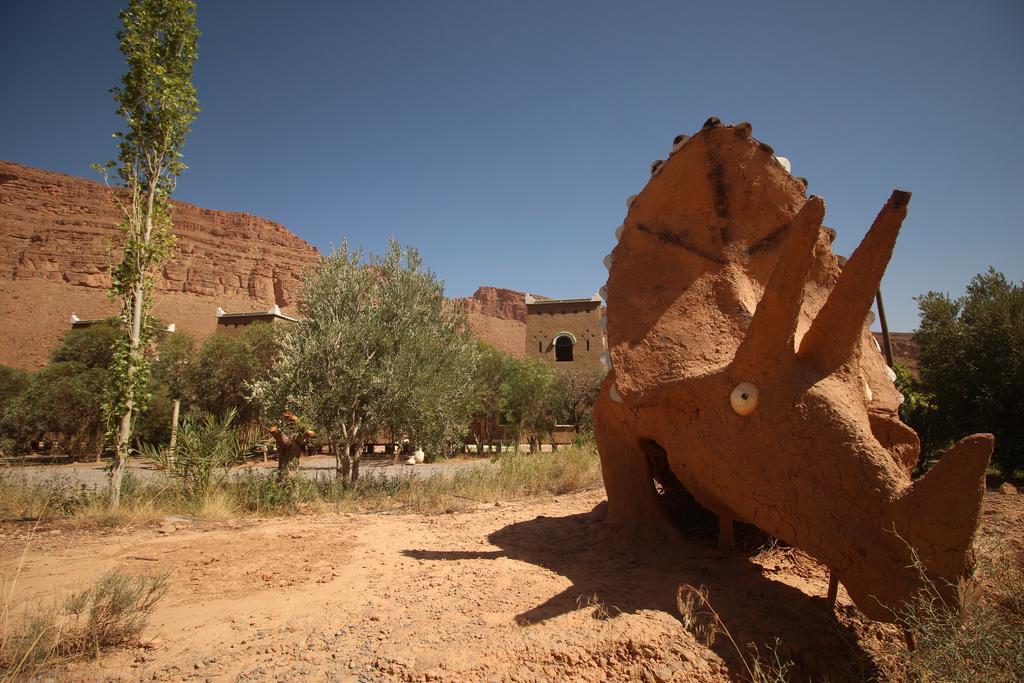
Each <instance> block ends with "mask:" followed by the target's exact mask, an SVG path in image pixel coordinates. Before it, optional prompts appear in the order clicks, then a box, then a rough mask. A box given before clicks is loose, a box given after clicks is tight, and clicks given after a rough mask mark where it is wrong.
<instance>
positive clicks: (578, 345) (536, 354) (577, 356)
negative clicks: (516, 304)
mask: <svg viewBox="0 0 1024 683" xmlns="http://www.w3.org/2000/svg"><path fill="white" fill-rule="evenodd" d="M600 319H601V300H600V299H553V300H549V301H527V303H526V357H527V358H540V359H542V360H545V361H547V362H549V363H551V364H552V365H554V366H555V368H556V369H558V370H569V369H574V370H575V369H578V370H597V369H603V368H604V365H602V363H601V354H602V353H604V351H605V340H604V334H603V333H602V331H601V327H600V324H599V322H600ZM560 337H561V338H562V339H561V340H559V338H560ZM570 345H571V346H570ZM556 346H561V347H562V352H561V353H558V352H556ZM569 348H571V357H572V360H564V358H565V356H566V355H567V353H566V352H567V351H568V349H569ZM560 357H561V358H563V360H559V358H560Z"/></svg>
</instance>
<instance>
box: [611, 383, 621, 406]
mask: <svg viewBox="0 0 1024 683" xmlns="http://www.w3.org/2000/svg"><path fill="white" fill-rule="evenodd" d="M608 398H610V399H611V400H613V401H615V402H616V403H622V397H621V396H619V392H618V391H616V389H615V385H614V384H613V385H612V388H611V389H609V390H608Z"/></svg>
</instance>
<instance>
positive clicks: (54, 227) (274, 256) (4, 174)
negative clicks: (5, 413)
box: [0, 161, 318, 367]
mask: <svg viewBox="0 0 1024 683" xmlns="http://www.w3.org/2000/svg"><path fill="white" fill-rule="evenodd" d="M119 220H120V215H119V213H118V210H117V208H116V206H115V205H114V203H113V201H112V200H111V197H110V193H109V191H108V190H107V188H106V187H104V186H103V185H102V184H101V183H98V182H94V181H90V180H85V179H82V178H75V177H73V176H68V175H64V174H61V173H53V172H50V171H43V170H39V169H35V168H30V167H28V166H22V165H20V164H16V163H12V162H8V161H0V329H2V330H3V333H2V335H0V364H5V365H15V366H20V367H38V366H39V365H42V364H43V363H44V362H45V361H46V358H47V357H48V355H49V351H50V349H52V348H53V346H54V345H55V344H56V342H57V339H58V338H59V337H60V335H61V334H63V333H64V331H65V330H67V328H68V317H69V316H70V315H71V313H73V312H74V313H77V314H78V315H79V316H81V317H83V318H90V317H103V316H107V315H111V314H113V313H114V312H115V311H116V306H115V305H114V304H113V303H112V302H110V301H109V299H108V298H107V296H106V290H107V288H108V287H109V285H110V269H111V267H112V266H113V265H115V264H116V263H117V261H118V260H119V248H118V244H119V242H118V241H117V237H118V234H117V230H116V228H115V226H116V225H117V223H118V221H119ZM173 221H174V227H175V233H176V234H177V235H178V244H177V251H176V254H175V256H174V258H173V259H172V260H171V261H170V262H169V263H168V264H167V265H166V266H165V267H164V269H163V272H162V274H161V278H160V280H159V282H158V284H157V297H156V298H157V301H156V306H155V309H154V312H155V314H156V315H158V316H160V317H161V318H162V319H164V320H166V321H167V322H174V323H176V324H177V326H178V328H179V329H181V330H183V331H186V332H189V333H192V334H195V335H198V336H204V335H205V334H208V333H209V332H212V331H213V329H214V327H215V325H216V318H215V316H214V311H215V310H216V308H217V307H218V306H221V307H223V308H224V309H226V310H228V311H241V310H263V309H265V308H268V307H269V306H272V305H273V304H275V303H276V304H278V305H280V306H282V307H287V306H289V305H290V304H292V303H294V301H295V296H296V294H297V292H298V288H299V286H300V274H301V271H302V270H303V268H304V267H306V266H308V265H309V264H310V263H312V262H313V261H314V260H315V259H316V258H317V257H318V252H317V250H316V249H315V248H314V247H313V246H311V245H310V244H308V243H307V242H305V241H303V240H302V239H300V238H298V237H297V236H295V235H294V234H292V233H291V232H289V231H288V230H287V229H286V228H285V227H284V226H282V225H280V224H279V223H275V222H273V221H269V220H267V219H265V218H260V217H258V216H252V215H249V214H245V213H235V212H228V211H213V210H210V209H203V208H200V207H198V206H193V205H192V204H186V203H184V202H174V211H173Z"/></svg>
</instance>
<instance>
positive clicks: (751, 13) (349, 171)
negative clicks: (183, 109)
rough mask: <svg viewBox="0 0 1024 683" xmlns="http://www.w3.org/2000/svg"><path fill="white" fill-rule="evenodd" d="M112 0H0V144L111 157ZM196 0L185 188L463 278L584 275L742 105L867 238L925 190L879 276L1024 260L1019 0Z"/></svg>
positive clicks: (60, 158)
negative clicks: (638, 206)
mask: <svg viewBox="0 0 1024 683" xmlns="http://www.w3.org/2000/svg"><path fill="white" fill-rule="evenodd" d="M121 4H122V3H121V2H116V1H112V0H89V1H88V2H83V1H81V0H74V1H70V0H66V1H62V2H46V1H45V0H39V1H37V2H7V3H3V6H2V8H0V93H2V101H3V105H2V106H0V158H4V159H9V160H13V161H17V162H20V163H24V164H29V165H32V166H39V167H42V168H47V169H52V170H56V171H62V172H65V173H71V174H75V175H81V176H87V177H89V176H92V175H93V174H92V172H91V171H90V170H89V164H90V163H91V162H94V161H102V160H105V159H108V158H111V157H112V156H114V155H115V148H114V141H113V140H112V139H111V137H110V134H111V132H113V131H114V130H117V129H119V128H120V127H121V124H120V121H119V120H118V119H117V118H116V117H115V115H114V104H113V101H112V100H111V98H110V95H109V93H108V89H109V88H110V87H112V86H113V85H115V84H116V83H117V82H118V79H119V78H120V75H121V73H122V72H123V71H124V65H123V61H122V59H121V56H120V53H119V52H118V47H117V42H116V40H115V36H114V34H115V32H116V31H117V29H118V21H117V16H116V15H117V10H118V8H119V6H120V5H121ZM823 4H825V3H820V2H806V3H793V2H791V3H785V2H778V3H769V2H752V3H745V2H728V3H715V2H690V3H687V2H680V1H675V2H619V3H607V2H590V1H587V2H568V1H561V0H560V1H558V2H551V1H550V0H546V1H538V2H525V1H520V2H469V1H467V2H399V1H392V2H387V3H380V2H306V3H303V2H259V1H255V0H249V1H246V2H241V1H237V2H228V1H226V0H217V1H216V2H214V1H209V0H207V1H203V0H200V2H199V26H200V30H201V31H202V36H201V38H200V45H199V50H200V58H199V61H198V63H197V65H196V71H195V83H196V86H197V88H198V93H199V100H200V105H201V107H202V113H201V114H200V116H199V118H198V120H197V121H196V123H195V126H194V128H193V132H192V134H191V135H190V136H189V139H188V143H187V146H186V157H187V158H186V161H187V163H188V164H189V166H190V169H189V170H188V171H187V172H186V174H185V175H184V176H183V177H182V179H181V181H180V183H179V186H178V191H177V193H176V198H178V199H182V200H185V201H189V202H193V203H195V204H199V205H201V206H204V207H209V208H215V209H225V210H237V211H247V212H250V213H254V214H258V215H261V216H266V217H268V218H271V219H274V220H277V221H280V222H281V223H283V224H285V225H286V226H287V227H288V228H290V229H291V230H292V231H294V232H295V233H297V234H298V235H300V236H301V237H303V238H305V239H306V240H308V241H309V242H312V243H313V244H315V245H316V246H317V247H319V248H320V249H321V250H327V249H329V247H330V245H332V244H338V243H340V242H341V240H343V239H346V238H347V239H348V240H349V241H350V242H351V243H353V244H355V245H360V246H363V247H365V248H367V249H369V250H372V251H380V250H382V249H383V248H384V247H385V246H386V244H387V240H388V238H389V237H390V236H395V237H397V238H398V239H399V240H401V241H402V242H403V243H407V244H411V245H414V246H417V247H419V248H420V250H421V251H422V252H423V254H424V256H425V259H426V262H427V264H428V265H429V266H430V267H431V268H432V269H433V270H434V271H435V272H437V273H438V275H439V276H440V277H441V278H442V279H444V280H445V281H446V283H447V290H448V293H449V295H451V296H461V295H467V294H469V293H471V292H472V291H473V290H474V289H475V288H476V287H477V286H478V285H481V284H492V285H497V286H503V287H511V288H514V289H520V290H528V291H533V292H537V293H541V294H545V295H548V296H556V297H569V296H589V295H590V294H591V293H593V292H594V291H595V290H596V289H597V288H598V287H599V286H600V285H601V284H602V282H603V280H604V277H605V272H604V269H603V267H602V265H601V258H602V257H603V255H604V254H605V253H607V251H608V250H609V249H610V248H611V247H612V246H613V244H614V236H613V230H614V228H615V226H616V225H618V224H619V223H620V222H621V220H622V218H623V215H624V213H625V204H624V200H625V198H626V196H628V195H630V194H633V193H635V192H637V191H638V190H639V189H640V188H641V187H642V186H643V184H644V183H645V182H646V179H647V175H648V166H649V164H650V162H651V161H653V160H654V159H659V158H663V157H664V156H665V155H666V154H667V152H668V150H669V147H670V145H671V141H672V138H673V136H675V135H676V134H677V133H692V132H694V131H695V130H697V129H698V128H699V127H700V125H701V123H703V121H704V120H705V119H706V118H707V117H708V116H711V115H714V116H718V117H720V118H721V119H722V120H723V121H725V122H727V123H735V122H738V121H743V120H747V121H750V122H751V123H753V126H754V135H755V136H756V137H758V138H759V139H761V140H763V141H765V142H767V143H768V144H770V145H772V146H773V147H774V148H775V150H776V152H777V153H778V154H781V155H785V156H788V157H789V158H790V159H791V160H792V162H793V172H794V174H795V175H801V176H805V177H807V178H808V179H809V180H810V191H811V192H813V193H815V194H819V195H822V196H823V197H824V198H825V200H826V202H827V206H828V213H827V216H826V223H827V224H828V225H831V226H833V227H835V228H837V229H838V231H839V238H838V241H837V243H836V249H837V251H838V252H840V253H849V252H850V251H851V250H852V249H853V248H854V247H855V246H856V244H857V242H858V241H859V239H860V237H861V236H862V235H863V233H864V231H865V230H866V229H867V227H868V225H869V224H870V222H871V220H872V219H873V218H874V215H875V213H876V212H877V211H878V209H879V208H880V207H881V205H882V203H883V202H884V201H885V199H886V198H887V197H888V196H889V193H890V191H891V189H892V188H894V187H899V188H903V189H907V190H910V191H912V192H913V194H914V196H913V200H912V201H911V205H910V215H909V218H908V220H907V222H906V223H905V225H904V229H903V234H902V236H901V238H900V241H899V243H898V244H897V247H896V256H895V258H894V259H893V262H892V264H891V265H890V267H889V272H888V274H887V276H886V279H885V281H884V283H883V291H884V294H885V296H886V304H887V309H888V313H889V317H890V322H891V326H892V328H893V329H896V330H910V329H913V327H914V326H916V323H917V317H916V306H915V304H914V302H913V300H912V297H913V296H914V295H916V294H920V293H923V292H925V291H928V290H938V291H945V292H950V293H951V294H953V295H954V296H956V295H959V294H960V293H962V291H963V288H964V286H965V284H966V283H967V281H968V280H969V279H970V278H971V276H972V275H974V274H975V273H977V272H980V271H983V270H985V269H987V268H988V267H989V266H990V265H991V266H995V267H996V268H997V269H999V270H1002V271H1003V272H1004V273H1006V275H1007V276H1008V277H1010V278H1012V279H1014V280H1020V279H1021V278H1022V275H1024V265H1022V263H1024V259H1022V254H1024V237H1022V228H1024V220H1022V219H1024V203H1022V195H1024V183H1022V179H1024V174H1022V160H1024V134H1022V132H1021V130H1020V129H1021V127H1022V125H1024V87H1022V85H1021V84H1022V83H1024V3H1021V2H1020V1H1019V0H1010V1H1005V2H973V3H967V2H958V3H949V2H918V3H914V2H891V1H890V2H850V3H845V5H846V6H845V8H835V7H833V8H824V7H823V6H822V5H823Z"/></svg>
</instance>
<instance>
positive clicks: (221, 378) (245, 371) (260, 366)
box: [184, 323, 280, 425]
mask: <svg viewBox="0 0 1024 683" xmlns="http://www.w3.org/2000/svg"><path fill="white" fill-rule="evenodd" d="M277 329H278V328H276V327H274V326H273V325H270V324H267V323H255V324H253V325H249V326H248V327H246V328H245V329H244V330H242V333H241V334H239V335H238V336H231V335H228V334H219V333H218V334H213V335H211V336H210V337H208V338H207V340H206V341H205V342H203V345H202V346H201V347H200V348H199V352H198V354H197V355H196V356H195V359H194V361H193V362H192V363H191V365H190V366H189V367H188V369H187V372H186V375H185V377H186V379H185V389H184V396H185V398H186V404H187V405H188V406H190V407H195V408H199V409H200V410H203V411H205V412H207V413H211V414H212V415H215V416H217V417H218V418H223V417H225V416H226V415H227V414H228V412H229V411H234V413H235V414H236V415H237V417H236V418H235V422H236V424H239V425H248V424H250V423H253V422H256V421H259V420H260V419H261V418H262V415H263V413H262V406H261V405H260V403H259V402H258V401H253V400H252V386H251V385H252V384H253V383H255V382H256V381H257V380H258V379H259V378H261V377H263V376H265V375H266V374H267V373H268V372H269V371H270V370H271V368H272V367H273V365H274V363H275V361H276V359H277V355H278V353H279V352H280V344H279V341H278V336H279V335H278V334H277Z"/></svg>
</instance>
